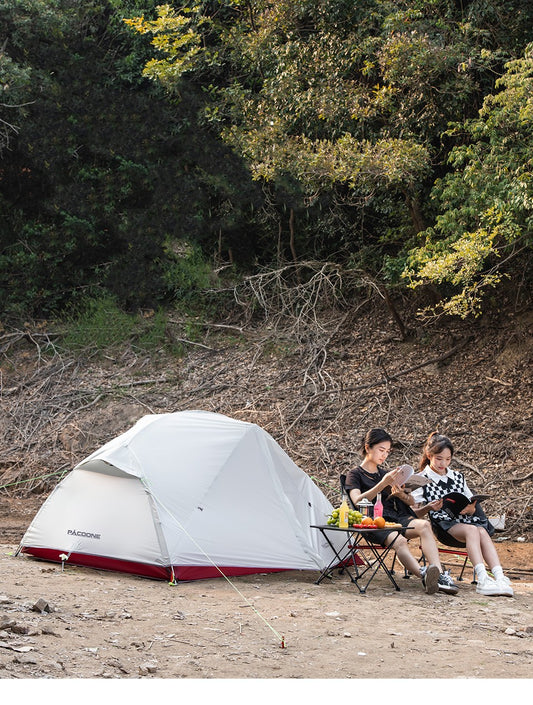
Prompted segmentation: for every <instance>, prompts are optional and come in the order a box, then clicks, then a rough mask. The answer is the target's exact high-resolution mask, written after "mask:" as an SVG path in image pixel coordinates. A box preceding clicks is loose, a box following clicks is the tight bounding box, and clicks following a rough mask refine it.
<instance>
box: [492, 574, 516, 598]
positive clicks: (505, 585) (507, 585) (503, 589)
mask: <svg viewBox="0 0 533 705" xmlns="http://www.w3.org/2000/svg"><path fill="white" fill-rule="evenodd" d="M496 585H497V586H498V590H499V592H498V595H503V596H505V597H512V596H513V595H514V590H513V588H512V587H511V581H510V580H509V578H506V577H505V575H504V576H503V578H500V579H499V580H496Z"/></svg>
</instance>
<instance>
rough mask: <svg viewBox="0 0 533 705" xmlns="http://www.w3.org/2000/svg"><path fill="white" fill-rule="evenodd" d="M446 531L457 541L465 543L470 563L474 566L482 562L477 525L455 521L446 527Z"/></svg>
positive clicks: (479, 532) (479, 533)
mask: <svg viewBox="0 0 533 705" xmlns="http://www.w3.org/2000/svg"><path fill="white" fill-rule="evenodd" d="M483 531H485V530H484V529H483ZM448 533H449V534H450V535H451V536H453V537H454V538H455V539H457V540H458V541H462V542H463V543H465V544H466V552H467V553H468V557H469V559H470V562H471V563H472V565H474V566H475V565H479V564H480V563H484V558H483V551H482V548H481V531H480V530H479V528H478V527H477V526H474V525H473V524H461V523H457V524H454V525H453V526H452V527H451V528H450V529H448ZM485 533H487V532H485ZM487 536H488V534H487ZM489 538H490V537H489ZM491 543H492V541H491Z"/></svg>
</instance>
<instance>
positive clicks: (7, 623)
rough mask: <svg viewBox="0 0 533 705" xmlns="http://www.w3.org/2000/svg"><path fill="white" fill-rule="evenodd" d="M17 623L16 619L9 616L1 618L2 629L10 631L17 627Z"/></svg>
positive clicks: (0, 626) (0, 625) (0, 629)
mask: <svg viewBox="0 0 533 705" xmlns="http://www.w3.org/2000/svg"><path fill="white" fill-rule="evenodd" d="M16 625H17V623H16V622H15V620H14V619H9V617H2V618H0V631H6V632H8V631H10V630H11V629H13V627H15V626H16Z"/></svg>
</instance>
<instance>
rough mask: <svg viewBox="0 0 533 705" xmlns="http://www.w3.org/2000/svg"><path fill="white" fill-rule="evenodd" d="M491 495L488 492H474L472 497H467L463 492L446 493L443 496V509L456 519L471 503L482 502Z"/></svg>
mask: <svg viewBox="0 0 533 705" xmlns="http://www.w3.org/2000/svg"><path fill="white" fill-rule="evenodd" d="M489 497H490V495H488V494H474V495H472V496H471V497H467V496H466V495H464V494H463V493H462V492H450V494H447V495H444V497H443V498H442V510H443V511H444V512H446V514H448V516H449V517H451V518H452V519H455V517H457V516H459V514H460V513H461V512H462V511H463V509H465V507H468V505H469V504H473V503H474V502H482V501H483V500H484V499H489Z"/></svg>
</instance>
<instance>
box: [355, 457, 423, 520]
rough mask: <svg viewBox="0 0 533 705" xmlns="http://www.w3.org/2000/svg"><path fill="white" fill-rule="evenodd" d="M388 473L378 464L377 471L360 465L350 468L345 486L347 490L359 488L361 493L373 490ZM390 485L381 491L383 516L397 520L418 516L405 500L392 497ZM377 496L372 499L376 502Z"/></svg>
mask: <svg viewBox="0 0 533 705" xmlns="http://www.w3.org/2000/svg"><path fill="white" fill-rule="evenodd" d="M386 474H387V471H386V470H384V469H383V468H381V467H379V466H378V471H377V472H367V471H366V470H365V469H364V468H362V467H361V466H360V465H359V466H358V467H356V468H352V469H351V470H348V473H347V475H346V482H345V488H346V492H350V490H359V492H361V494H363V493H364V492H366V491H367V490H371V489H372V488H373V487H375V486H376V485H377V484H378V482H379V481H380V480H381V478H382V477H384V476H385V475H386ZM390 494H391V489H390V485H388V486H387V487H385V488H384V489H383V490H382V492H381V502H382V504H383V516H384V517H385V519H389V518H390V521H396V520H397V519H399V518H400V517H401V516H410V517H414V516H416V515H415V513H414V512H413V510H412V509H411V507H409V506H408V505H407V504H405V502H402V501H401V500H400V499H398V498H397V497H391V496H390ZM375 502H376V498H374V499H373V500H372V503H373V504H375Z"/></svg>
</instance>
